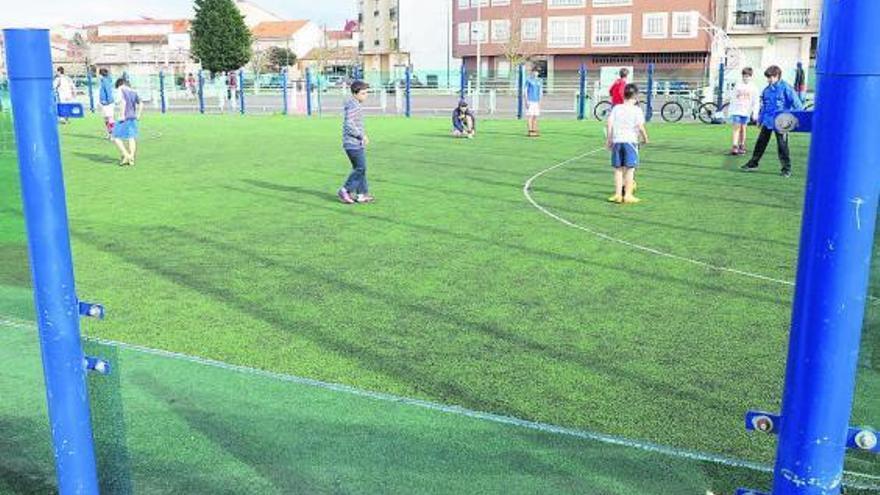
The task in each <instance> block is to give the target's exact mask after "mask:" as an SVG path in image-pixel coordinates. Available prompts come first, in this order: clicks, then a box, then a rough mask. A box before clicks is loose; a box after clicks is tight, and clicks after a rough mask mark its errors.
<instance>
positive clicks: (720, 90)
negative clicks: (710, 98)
mask: <svg viewBox="0 0 880 495" xmlns="http://www.w3.org/2000/svg"><path fill="white" fill-rule="evenodd" d="M725 68H726V66H725V64H724V62H721V66H720V67H719V68H718V94H717V95H716V99H715V102H716V103H717V104H718V111H719V112H720V111H721V107H722V106H723V105H724V69H725Z"/></svg>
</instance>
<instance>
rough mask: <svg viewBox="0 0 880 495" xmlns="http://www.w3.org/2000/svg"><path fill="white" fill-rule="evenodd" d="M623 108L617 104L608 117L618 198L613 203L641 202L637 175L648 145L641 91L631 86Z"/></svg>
mask: <svg viewBox="0 0 880 495" xmlns="http://www.w3.org/2000/svg"><path fill="white" fill-rule="evenodd" d="M623 94H624V98H625V101H624V103H623V105H615V107H614V109H613V110H611V114H610V115H609V116H608V123H607V127H606V133H607V135H608V143H607V145H608V149H609V150H611V166H612V167H614V195H613V196H611V197H610V198H608V201H610V202H612V203H630V204H632V203H638V202H639V201H640V200H639V198H637V197H635V194H634V193H635V172H636V168H638V166H639V143H640V142H642V143H645V144H647V143H648V131H647V130H645V113H644V112H643V111H642V109H641V108H639V106H638V99H639V88H638V86H636V85H635V84H627V85H626V88H625V89H624V92H623Z"/></svg>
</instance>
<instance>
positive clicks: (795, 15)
mask: <svg viewBox="0 0 880 495" xmlns="http://www.w3.org/2000/svg"><path fill="white" fill-rule="evenodd" d="M812 25H813V16H812V10H811V9H777V10H776V27H777V28H778V29H806V28H808V27H810V26H812Z"/></svg>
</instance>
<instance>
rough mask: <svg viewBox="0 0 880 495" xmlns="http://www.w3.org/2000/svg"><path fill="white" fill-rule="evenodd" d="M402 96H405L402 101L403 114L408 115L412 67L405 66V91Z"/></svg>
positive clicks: (410, 100) (409, 111)
mask: <svg viewBox="0 0 880 495" xmlns="http://www.w3.org/2000/svg"><path fill="white" fill-rule="evenodd" d="M404 96H405V97H406V100H405V103H404V108H405V109H406V112H405V115H406V116H407V117H409V116H411V115H412V67H407V68H406V93H404Z"/></svg>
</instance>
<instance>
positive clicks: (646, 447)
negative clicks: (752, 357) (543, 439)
mask: <svg viewBox="0 0 880 495" xmlns="http://www.w3.org/2000/svg"><path fill="white" fill-rule="evenodd" d="M2 326H6V327H8V328H18V329H25V330H35V329H36V326H35V324H33V323H27V322H22V321H18V320H13V319H9V318H2V317H0V327H2ZM84 339H85V340H87V341H89V342H92V343H95V344H99V345H106V346H112V347H117V348H120V349H126V350H130V351H134V352H138V353H141V354H147V355H151V356H157V357H163V358H167V359H176V360H180V361H187V362H190V363H194V364H198V365H202V366H209V367H212V368H218V369H223V370H227V371H233V372H237V373H242V374H248V375H253V376H258V377H262V378H269V379H273V380H278V381H283V382H289V383H294V384H298V385H305V386H309V387H315V388H320V389H323V390H329V391H333V392H340V393H344V394H348V395H353V396H357V397H364V398H369V399H374V400H379V401H383V402H393V403H398V404H403V405H407V406H414V407H420V408H423V409H428V410H432V411H438V412H442V413H447V414H454V415H458V416H465V417H468V418H474V419H480V420H483V421H490V422H493V423H498V424H505V425H509V426H515V427H519V428H527V429H530V430H535V431H540V432H542V433H550V434H555V435H563V436H568V437H573V438H580V439H583V440H588V441H594V442H598V443H603V444H606V445H616V446H619V447H628V448H632V449H636V450H641V451H644V452H649V453H654V454H660V455H664V456H667V457H674V458H679V459H686V460H691V461H697V462H706V463H710V464H719V465H722V466H726V467H732V468H740V469H748V470H750V471H757V472H761V473H772V472H773V467H772V466H769V465H766V464H761V463H758V462H753V461H746V460H742V459H735V458H732V457H726V456H721V455H715V454H709V453H705V452H699V451H695V450H687V449H678V448H675V447H668V446H664V445H658V444H654V443H650V442H640V441H637V440H629V439H626V438H621V437H615V436H612V435H605V434H602V433H594V432H590V431H586V430H578V429H574V428H566V427H563V426H556V425H551V424H547V423H540V422H537V421H528V420H525V419H519V418H514V417H511V416H502V415H500V414H493V413H487V412H482V411H474V410H472V409H466V408H464V407H460V406H450V405H446V404H440V403H437V402H431V401H426V400H422V399H413V398H409V397H402V396H399V395H393V394H386V393H382V392H373V391H369V390H363V389H359V388H355V387H351V386H348V385H342V384H338V383H329V382H322V381H320V380H314V379H311V378H303V377H299V376H295V375H287V374H283V373H275V372H271V371H264V370H260V369H256V368H249V367H246V366H238V365H234V364H229V363H224V362H222V361H215V360H213V359H205V358H201V357H198V356H190V355H188V354H182V353H178V352H171V351H163V350H161V349H152V348H149V347H144V346H139V345H134V344H126V343H124V342H116V341H113V340H106V339H100V338H94V337H85V338H84ZM845 474H846V475H847V476H850V477H853V478H861V479H870V480H877V481H880V476H872V475H868V474H861V473H851V472H846V473H845ZM847 486H849V487H851V488H855V489H859V490H877V491H880V484H877V485H875V484H859V483H852V482H850V483H847Z"/></svg>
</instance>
